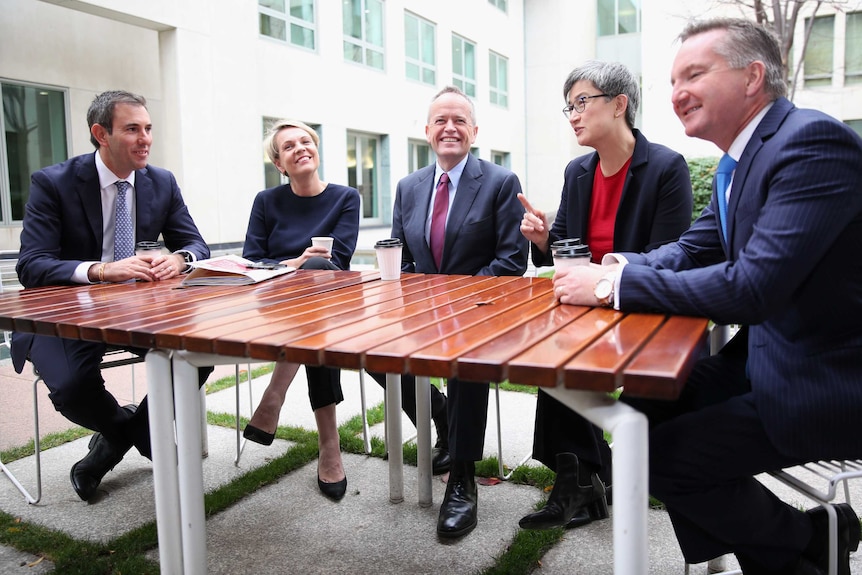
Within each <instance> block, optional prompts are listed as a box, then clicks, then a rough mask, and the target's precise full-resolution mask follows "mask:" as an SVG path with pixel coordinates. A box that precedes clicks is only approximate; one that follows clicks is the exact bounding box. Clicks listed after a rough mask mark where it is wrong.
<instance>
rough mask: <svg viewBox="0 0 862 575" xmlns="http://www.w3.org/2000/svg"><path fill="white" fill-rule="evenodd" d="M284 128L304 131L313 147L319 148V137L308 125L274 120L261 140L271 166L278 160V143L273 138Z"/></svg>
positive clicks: (294, 121) (297, 121)
mask: <svg viewBox="0 0 862 575" xmlns="http://www.w3.org/2000/svg"><path fill="white" fill-rule="evenodd" d="M285 128H299V129H300V130H304V131H305V132H307V133H308V135H309V136H311V139H312V140H314V145H315V147H320V136H318V135H317V132H315V131H314V128H312V127H311V126H309V125H308V124H306V123H304V122H300V121H299V120H287V119H285V120H276V122H275V123H274V124H273V125H272V126H270V127H269V130H267V132H266V136H265V137H264V138H263V149H264V150H266V155H267V156H268V157H269V160H270V161H271V162H272V163H273V164H275V163H276V160H278V143H277V142H276V141H275V137H276V136H277V135H278V133H279V132H280V131H282V130H283V129H285Z"/></svg>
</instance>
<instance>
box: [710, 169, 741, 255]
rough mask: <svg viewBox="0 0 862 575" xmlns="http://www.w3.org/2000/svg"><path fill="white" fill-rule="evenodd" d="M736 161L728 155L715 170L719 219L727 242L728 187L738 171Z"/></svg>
mask: <svg viewBox="0 0 862 575" xmlns="http://www.w3.org/2000/svg"><path fill="white" fill-rule="evenodd" d="M736 164H737V162H736V160H734V159H733V158H731V157H730V156H728V155H727V154H725V155H723V156H722V157H721V160H719V162H718V168H717V169H716V170H715V193H716V196H717V199H718V217H719V219H720V220H721V233H722V234H724V239H725V241H726V240H727V187H728V186H729V185H730V179H731V178H732V177H733V170H735V169H736Z"/></svg>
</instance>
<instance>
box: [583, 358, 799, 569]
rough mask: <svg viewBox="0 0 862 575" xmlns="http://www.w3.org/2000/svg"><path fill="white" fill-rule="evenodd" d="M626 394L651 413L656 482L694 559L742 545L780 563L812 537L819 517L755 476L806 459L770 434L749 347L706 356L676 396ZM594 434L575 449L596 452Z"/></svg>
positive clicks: (768, 565)
mask: <svg viewBox="0 0 862 575" xmlns="http://www.w3.org/2000/svg"><path fill="white" fill-rule="evenodd" d="M728 347H732V346H728ZM621 400H622V401H625V402H626V403H628V404H629V405H631V406H632V407H635V408H636V409H638V410H640V411H642V412H643V413H645V414H646V416H647V418H648V419H649V425H650V436H649V491H650V493H651V494H652V495H653V496H654V497H656V498H657V499H659V500H660V501H662V502H663V503H664V504H665V506H666V507H667V510H668V514H669V515H670V518H671V521H672V523H673V526H674V531H675V532H676V536H677V539H678V541H679V544H680V548H681V549H682V552H683V555H684V557H685V559H686V561H687V562H689V563H700V562H703V561H707V560H709V559H712V558H714V557H717V556H720V555H723V554H725V553H735V554H737V555H738V556H739V557H741V558H744V559H746V560H747V561H746V564H756V565H759V566H762V568H763V570H764V571H769V570H773V571H779V572H780V570H781V569H782V568H783V567H786V566H787V565H788V564H789V563H790V562H792V561H795V560H796V558H797V557H798V556H799V555H800V554H801V553H802V551H803V550H804V549H805V547H806V545H807V543H808V541H809V540H810V538H811V534H812V528H811V522H810V520H809V518H808V516H806V514H805V513H803V512H801V511H800V510H798V509H796V508H794V507H792V506H790V505H787V504H786V503H784V502H782V501H781V500H780V499H779V498H778V497H776V496H775V495H774V494H773V493H772V492H771V491H769V490H768V489H766V488H765V487H764V486H763V485H762V484H761V483H760V482H758V481H757V480H756V479H754V476H755V475H757V474H759V473H762V472H765V471H770V470H774V469H779V468H782V467H788V466H791V465H796V464H799V463H802V461H800V460H799V458H795V457H790V456H787V455H784V454H782V453H780V452H779V451H778V450H777V449H776V448H775V446H774V445H773V444H772V442H771V441H770V440H769V437H768V436H767V434H766V430H765V429H764V428H763V425H762V423H761V419H760V417H759V415H758V412H757V406H756V404H755V400H754V394H753V393H752V391H751V386H750V382H749V381H748V379H747V377H746V373H745V354H744V353H742V354H734V353H720V354H719V355H715V356H711V357H707V358H705V359H702V360H700V361H699V362H698V363H697V364H696V366H695V368H694V370H693V372H692V374H691V376H690V377H689V379H688V381H687V382H686V386H685V388H684V389H683V392H682V394H681V396H680V397H679V399H677V400H675V401H658V400H647V399H642V398H630V397H627V396H626V395H625V393H624V394H623V396H622V397H621ZM577 417H580V416H577ZM581 419H582V418H581ZM594 439H595V438H594V436H593V435H592V434H585V435H584V436H583V437H582V439H581V442H580V445H578V446H577V448H576V449H574V452H575V453H576V454H578V455H579V457H580V456H583V457H585V458H588V460H595V459H589V458H595V457H596V453H595V447H596V442H595V441H594Z"/></svg>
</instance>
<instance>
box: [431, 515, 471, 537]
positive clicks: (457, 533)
mask: <svg viewBox="0 0 862 575" xmlns="http://www.w3.org/2000/svg"><path fill="white" fill-rule="evenodd" d="M478 524H479V520H478V519H477V518H473V521H471V522H470V523H467V524H466V525H462V526H459V528H458V529H452V530H448V529H443V528H441V527H440V526H438V527H437V536H438V537H442V538H443V539H458V538H459V537H464V536H465V535H467V534H468V533H470V532H471V531H473V529H475V528H476V525H478Z"/></svg>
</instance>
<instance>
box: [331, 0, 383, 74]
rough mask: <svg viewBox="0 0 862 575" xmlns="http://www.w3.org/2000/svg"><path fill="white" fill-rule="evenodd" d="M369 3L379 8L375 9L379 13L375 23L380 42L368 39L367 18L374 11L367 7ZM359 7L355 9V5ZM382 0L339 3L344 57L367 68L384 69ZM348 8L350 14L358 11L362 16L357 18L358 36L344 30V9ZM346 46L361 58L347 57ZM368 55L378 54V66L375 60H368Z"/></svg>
mask: <svg viewBox="0 0 862 575" xmlns="http://www.w3.org/2000/svg"><path fill="white" fill-rule="evenodd" d="M369 4H374V5H375V6H376V7H377V8H379V10H377V12H376V13H377V14H379V15H380V21H379V22H377V25H378V26H379V28H380V44H379V45H378V44H375V43H373V41H372V40H369V38H368V36H369V28H371V26H369V20H370V19H371V18H372V16H373V15H374V14H375V11H373V10H371V9H369V8H368V6H369ZM357 6H358V7H359V10H358V11H357V10H355V8H356V7H357ZM385 6H386V5H385V3H384V1H383V0H344V1H343V2H342V4H341V9H342V15H341V44H342V49H343V52H344V59H345V61H347V62H352V63H354V64H359V65H361V66H367V67H368V68H372V69H374V70H381V71H385V70H386V8H385ZM348 8H349V9H350V13H351V15H352V14H354V13H356V12H358V13H359V14H361V15H362V16H361V17H360V19H359V29H360V31H359V34H360V37H359V38H357V37H354V36H352V35H350V34H348V32H347V30H345V26H346V24H347V18H346V15H345V12H344V10H347V9H348ZM348 48H350V50H351V51H352V52H353V53H354V54H356V53H358V54H360V55H361V59H360V60H357V59H356V58H352V57H351V58H349V57H348ZM369 54H370V55H377V56H379V64H380V65H379V66H378V65H376V63H375V62H370V61H369V60H370V58H369Z"/></svg>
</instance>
